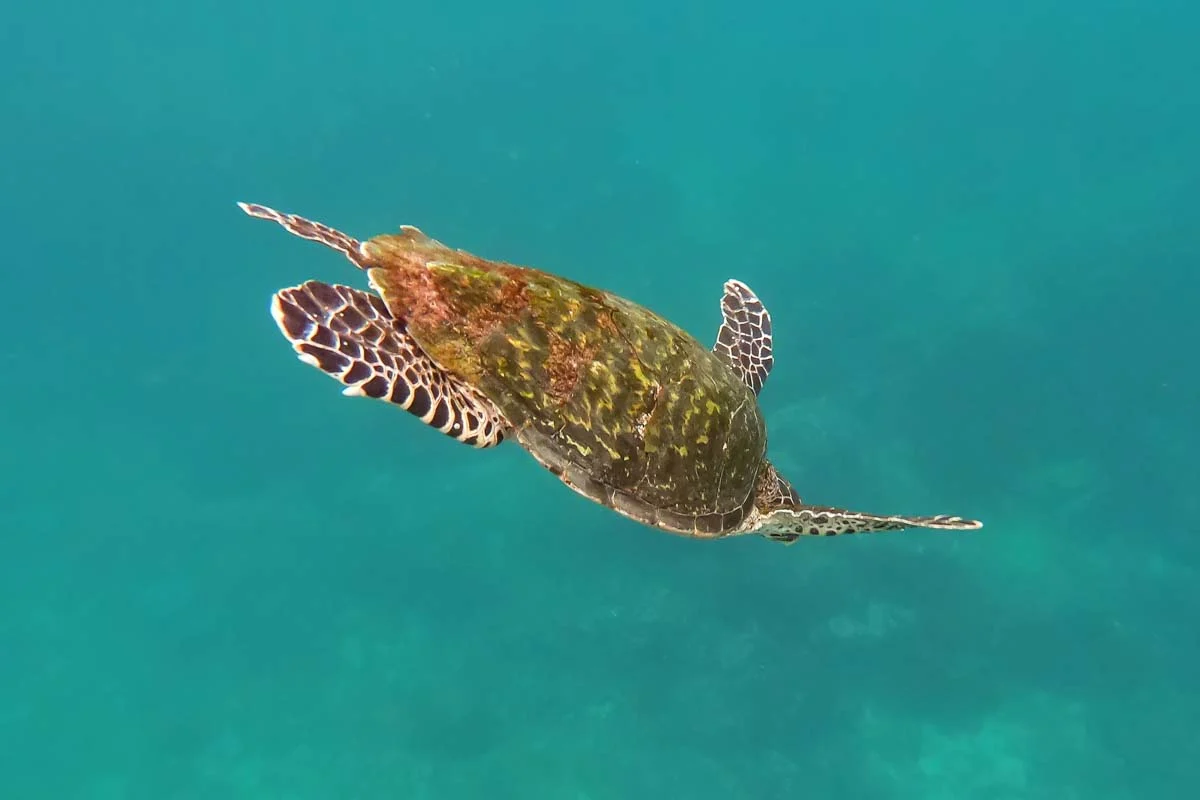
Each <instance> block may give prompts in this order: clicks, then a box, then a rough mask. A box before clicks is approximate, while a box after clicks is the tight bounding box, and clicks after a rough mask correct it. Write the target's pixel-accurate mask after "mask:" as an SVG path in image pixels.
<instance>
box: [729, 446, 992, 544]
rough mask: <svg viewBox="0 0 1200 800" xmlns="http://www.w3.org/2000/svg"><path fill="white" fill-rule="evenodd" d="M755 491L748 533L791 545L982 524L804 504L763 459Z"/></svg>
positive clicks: (949, 517)
mask: <svg viewBox="0 0 1200 800" xmlns="http://www.w3.org/2000/svg"><path fill="white" fill-rule="evenodd" d="M755 493H756V494H755V499H754V508H755V511H757V512H758V513H757V514H755V515H753V517H752V519H753V522H752V523H751V524H750V527H749V529H748V530H747V533H757V534H759V535H760V536H765V537H767V538H768V539H773V540H774V541H777V542H783V543H784V544H793V543H794V542H795V541H796V540H797V539H799V538H800V537H801V536H836V535H838V534H842V533H872V532H875V531H899V530H904V529H905V528H934V529H938V530H955V531H966V530H976V529H978V528H982V527H983V523H982V522H978V521H976V520H973V519H963V518H962V517H953V516H949V515H946V514H939V515H937V516H931V517H906V516H898V515H894V514H866V513H863V512H860V511H847V510H846V509H842V508H831V507H829V506H810V505H805V504H804V503H802V502H801V500H800V495H799V494H797V493H796V490H795V489H793V488H792V484H791V483H789V482H788V480H787V479H786V478H784V477H783V476H782V475H780V474H779V471H778V470H776V469H775V467H774V465H772V464H771V463H770V462H769V461H767V460H766V459H764V460H763V466H762V469H761V470H760V471H759V474H758V483H757V485H756V487H755Z"/></svg>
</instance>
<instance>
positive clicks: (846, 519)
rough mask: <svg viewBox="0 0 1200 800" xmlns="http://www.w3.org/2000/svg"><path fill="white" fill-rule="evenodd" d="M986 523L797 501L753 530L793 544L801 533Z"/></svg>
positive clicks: (976, 526)
mask: <svg viewBox="0 0 1200 800" xmlns="http://www.w3.org/2000/svg"><path fill="white" fill-rule="evenodd" d="M982 527H983V523H982V522H979V521H977V520H973V519H963V518H962V517H954V516H950V515H947V514H938V515H936V516H931V517H906V516H900V515H884V514H865V513H862V512H860V511H847V510H845V509H842V508H829V507H827V506H809V505H798V506H795V507H794V508H780V509H777V510H775V511H772V512H771V513H769V514H764V515H763V516H762V517H760V518H759V520H758V524H757V525H755V526H754V528H753V529H752V530H751V531H750V532H751V533H758V534H761V535H763V536H766V537H767V538H768V539H774V540H775V541H778V542H784V543H785V544H792V543H793V542H795V541H796V540H797V539H799V538H800V537H801V536H837V535H839V534H843V533H876V532H879V531H901V530H904V529H906V528H934V529H937V530H949V531H971V530H977V529H979V528H982Z"/></svg>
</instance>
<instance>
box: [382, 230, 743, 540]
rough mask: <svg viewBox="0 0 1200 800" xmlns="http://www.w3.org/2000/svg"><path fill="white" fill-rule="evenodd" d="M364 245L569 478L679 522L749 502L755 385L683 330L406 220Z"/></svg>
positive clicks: (724, 524)
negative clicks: (480, 254)
mask: <svg viewBox="0 0 1200 800" xmlns="http://www.w3.org/2000/svg"><path fill="white" fill-rule="evenodd" d="M363 252H364V253H365V254H366V256H367V257H368V259H369V260H370V261H371V262H372V263H373V264H377V265H379V266H377V267H373V268H371V269H370V270H369V274H370V278H371V282H372V284H373V285H375V286H376V287H377V289H378V290H379V292H380V294H381V295H382V296H383V297H384V299H385V301H386V302H387V303H388V305H389V307H392V308H393V309H397V308H399V309H405V310H406V323H407V326H408V331H409V333H410V334H411V335H412V336H413V338H414V339H415V340H416V341H417V342H418V343H419V344H420V346H421V348H422V349H423V350H424V351H425V352H427V353H429V354H430V356H431V357H432V358H433V359H434V360H435V361H436V362H437V363H438V364H440V365H442V366H443V367H445V368H446V369H447V370H449V371H451V372H453V373H455V374H457V375H461V376H463V377H464V378H466V379H467V380H468V381H470V382H471V383H472V384H473V385H476V386H477V387H478V388H479V389H480V390H481V391H482V392H483V394H484V395H485V396H486V397H487V398H488V399H489V400H491V401H492V403H494V404H495V405H496V407H497V408H498V409H499V410H500V412H501V413H502V414H503V415H504V417H505V419H506V420H507V421H508V422H509V424H510V425H511V426H512V429H513V432H514V435H515V436H516V438H517V439H519V440H520V441H522V443H523V444H525V445H526V446H527V447H529V449H530V450H531V452H533V454H534V455H535V456H537V457H538V458H539V460H542V461H543V463H547V464H548V465H549V463H551V462H554V463H562V464H569V465H571V466H572V468H573V469H574V470H575V471H576V474H578V475H580V476H586V478H587V479H588V480H586V481H583V480H580V481H577V482H576V483H571V482H570V481H568V484H569V485H572V487H573V488H576V489H577V490H579V491H581V492H582V493H584V494H586V495H588V496H589V497H592V498H593V499H596V500H597V501H598V502H601V503H604V504H605V505H609V506H610V507H612V506H613V505H614V494H613V493H614V492H616V493H618V494H617V495H615V496H616V497H619V498H621V499H622V502H623V503H624V506H625V507H624V508H623V509H619V510H622V511H623V512H624V513H628V514H629V515H630V516H633V517H635V518H637V519H639V520H642V521H645V522H649V523H651V524H658V523H657V522H656V520H657V519H658V518H659V517H662V518H663V519H664V520H665V522H663V524H660V527H666V528H668V529H671V530H679V531H680V532H687V533H694V532H696V531H706V532H712V530H716V529H719V530H728V529H730V527H731V526H736V525H737V524H740V522H741V521H742V520H743V519H744V518H745V517H746V515H747V514H748V513H749V512H750V510H751V508H752V507H753V500H754V498H753V492H754V488H755V482H756V479H757V477H758V473H759V467H760V466H761V464H762V460H763V456H764V454H765V451H766V430H765V426H764V424H763V419H762V416H761V414H760V412H759V408H758V404H757V402H756V399H755V396H754V393H753V391H752V390H751V389H750V388H749V387H748V386H747V385H746V384H744V383H743V382H742V381H740V380H739V379H738V377H737V375H735V374H734V372H733V371H732V370H731V369H730V368H729V367H728V365H727V364H726V363H725V362H724V361H723V360H722V358H721V357H719V356H717V355H714V354H713V353H712V352H711V350H709V349H708V348H707V347H704V346H703V345H701V344H700V343H699V342H697V341H696V340H695V339H694V338H693V337H692V336H690V335H689V334H687V333H686V332H684V331H683V330H681V329H680V328H678V327H676V326H675V325H672V324H671V323H669V322H667V321H665V320H663V319H662V318H661V317H658V316H657V315H655V314H653V313H652V312H650V311H649V310H647V309H645V308H643V307H641V306H639V305H637V304H635V303H632V302H630V301H628V300H624V299H622V298H619V297H617V296H615V295H612V294H609V293H607V292H602V291H599V290H596V289H592V288H589V287H587V286H584V285H582V284H578V283H575V282H574V281H570V280H567V279H565V278H561V277H558V276H555V275H551V274H548V273H544V272H541V271H539V270H534V269H528V268H522V267H516V266H512V265H507V264H502V263H499V262H490V261H489V262H481V260H479V259H476V258H475V257H473V256H470V255H469V254H466V253H462V252H460V251H455V250H450V249H449V248H446V247H444V246H441V245H439V244H438V243H436V242H434V241H433V240H431V239H428V238H427V237H423V236H422V237H418V236H417V235H416V234H414V233H411V232H408V231H404V232H402V233H401V234H400V235H398V236H380V237H376V238H374V239H371V240H368V241H366V242H364V243H363ZM523 431H524V432H528V435H525V434H523ZM534 433H536V435H532V434H534ZM560 474H561V473H560ZM659 511H662V512H666V513H665V514H659V513H658V512H659Z"/></svg>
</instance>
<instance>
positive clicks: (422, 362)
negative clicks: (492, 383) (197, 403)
mask: <svg viewBox="0 0 1200 800" xmlns="http://www.w3.org/2000/svg"><path fill="white" fill-rule="evenodd" d="M271 313H272V315H273V316H274V317H275V322H276V323H278V325H279V330H280V331H282V332H283V335H284V336H285V337H287V339H288V340H289V341H290V342H291V343H292V347H293V348H294V349H295V351H296V352H297V353H298V354H299V356H300V360H301V361H304V362H305V363H306V364H311V365H312V366H314V367H316V368H317V369H319V370H321V371H322V372H324V373H326V374H327V375H329V376H331V377H333V378H335V379H336V380H338V381H340V382H341V383H343V384H344V385H345V386H346V388H345V389H344V390H343V394H346V395H350V396H352V397H374V398H376V399H379V400H385V401H387V402H389V403H394V404H395V405H398V406H400V407H401V408H403V409H404V410H405V411H408V412H409V413H411V414H414V415H415V416H417V417H419V418H420V419H421V421H422V422H424V423H425V424H427V425H430V426H432V427H434V428H437V429H438V430H439V431H441V432H442V433H444V434H446V435H448V436H450V437H452V438H454V439H457V440H458V441H460V442H463V443H464V444H469V445H471V446H473V447H492V446H493V445H497V444H499V443H500V442H501V441H503V439H504V430H505V428H506V427H507V426H506V424H505V422H504V418H503V417H502V416H501V414H500V412H499V411H497V410H496V408H495V406H493V405H492V403H491V402H490V401H488V400H487V399H486V398H484V397H483V396H482V395H481V394H480V393H479V392H477V391H476V390H475V389H473V388H471V387H470V386H468V385H466V384H465V383H463V382H462V381H460V380H458V379H457V378H455V377H454V376H453V375H451V374H449V373H447V372H445V371H444V370H442V369H441V368H439V367H438V366H437V365H436V364H435V363H433V361H431V360H430V359H429V357H428V356H426V355H425V353H424V352H423V351H422V350H421V348H420V347H419V346H418V345H417V343H416V342H414V341H413V340H412V339H411V338H410V337H409V335H408V333H407V332H406V331H405V329H404V325H403V323H402V322H401V321H400V320H397V319H396V318H395V317H393V316H392V314H391V312H390V311H388V308H387V306H386V305H384V303H383V300H381V299H380V298H379V297H377V296H376V295H373V294H370V293H369V292H364V291H360V290H358V289H353V288H351V287H349V286H331V285H329V284H326V283H321V282H319V281H308V282H306V283H303V284H301V285H300V286H294V287H292V288H289V289H282V290H280V291H279V292H277V293H276V294H275V296H274V298H273V301H272V304H271Z"/></svg>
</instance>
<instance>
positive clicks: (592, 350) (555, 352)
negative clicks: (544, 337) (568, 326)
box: [546, 334, 600, 403]
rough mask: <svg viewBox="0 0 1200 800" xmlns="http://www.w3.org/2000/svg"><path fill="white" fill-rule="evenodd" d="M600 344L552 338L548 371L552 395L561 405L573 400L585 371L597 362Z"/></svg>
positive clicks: (559, 337) (552, 336)
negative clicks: (572, 397)
mask: <svg viewBox="0 0 1200 800" xmlns="http://www.w3.org/2000/svg"><path fill="white" fill-rule="evenodd" d="M599 349H600V343H599V342H598V341H595V342H587V343H580V342H572V341H570V340H568V339H565V338H563V337H562V336H561V335H558V334H552V335H551V336H550V358H549V359H548V360H547V363H546V371H547V372H548V373H549V374H550V387H549V389H550V394H551V396H552V397H554V398H555V399H556V400H558V401H559V402H560V403H565V402H567V401H568V400H570V399H571V396H572V395H573V394H574V393H575V388H576V387H577V386H578V385H579V379H580V378H582V377H583V373H584V371H585V370H586V369H587V368H588V366H589V365H591V364H592V362H594V361H595V360H596V352H597V351H598V350H599Z"/></svg>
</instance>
